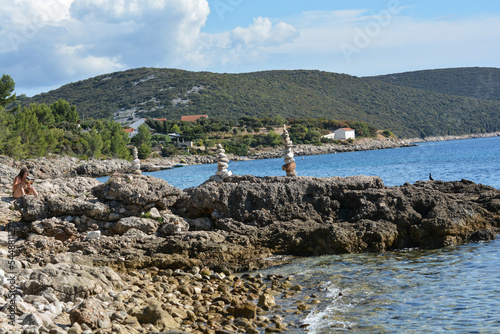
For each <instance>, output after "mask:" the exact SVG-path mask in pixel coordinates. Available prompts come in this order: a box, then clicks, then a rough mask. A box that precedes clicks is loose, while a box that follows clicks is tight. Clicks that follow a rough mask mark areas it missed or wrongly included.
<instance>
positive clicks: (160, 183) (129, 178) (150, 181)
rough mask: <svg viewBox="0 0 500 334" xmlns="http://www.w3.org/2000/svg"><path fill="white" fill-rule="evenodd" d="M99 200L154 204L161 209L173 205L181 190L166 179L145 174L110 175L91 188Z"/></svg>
mask: <svg viewBox="0 0 500 334" xmlns="http://www.w3.org/2000/svg"><path fill="white" fill-rule="evenodd" d="M93 193H94V195H95V196H96V197H97V198H99V199H100V200H101V201H119V202H122V203H125V204H127V205H141V206H146V205H152V206H153V205H156V206H158V207H159V208H161V209H165V208H168V207H169V206H171V205H173V204H174V203H175V202H176V201H177V199H178V198H179V196H181V195H182V193H183V192H182V190H180V189H178V188H175V187H173V186H171V185H170V184H168V183H167V181H165V180H162V179H158V178H155V177H152V176H146V175H123V174H116V175H113V176H111V177H110V178H109V179H108V181H106V183H104V184H101V185H99V186H97V187H95V188H93Z"/></svg>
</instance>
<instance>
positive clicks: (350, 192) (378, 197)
mask: <svg viewBox="0 0 500 334" xmlns="http://www.w3.org/2000/svg"><path fill="white" fill-rule="evenodd" d="M186 192H187V196H186V200H185V201H182V202H178V203H177V209H176V212H177V213H178V214H183V215H186V216H188V217H190V218H199V217H210V218H211V219H213V220H214V221H215V225H216V226H222V227H223V226H224V225H225V224H226V223H227V222H228V221H231V222H232V223H231V224H230V226H231V227H232V228H231V230H232V231H233V232H234V231H237V229H235V227H237V226H238V225H237V224H235V223H234V221H236V222H240V223H242V224H244V225H246V226H256V227H258V228H259V232H258V233H254V234H255V235H256V238H255V239H256V240H260V242H261V245H262V246H266V247H268V248H270V249H276V250H280V251H282V252H285V253H289V254H290V253H291V254H296V255H319V254H331V253H336V252H363V251H384V250H390V249H396V248H406V247H424V248H437V247H443V246H447V245H452V244H460V243H463V242H467V241H470V240H472V239H477V238H479V237H480V236H484V237H486V239H491V238H492V237H493V236H494V234H495V233H497V232H498V228H499V227H500V215H499V211H498V210H497V205H498V201H499V199H500V191H498V190H496V189H494V188H491V187H487V186H484V185H476V184H474V183H472V182H470V181H467V180H462V181H456V182H441V181H435V182H431V181H429V182H417V183H415V184H414V185H411V184H405V185H403V186H401V187H385V186H384V185H383V182H382V180H381V179H380V178H378V177H365V176H356V177H348V178H340V177H334V178H311V177H298V178H293V179H290V178H281V177H266V178H257V177H252V176H234V177H231V178H228V179H226V180H225V182H206V183H204V184H202V185H201V186H199V187H197V188H191V189H187V190H186ZM223 229H224V228H223ZM244 229H246V230H245V232H242V234H244V235H246V236H247V237H251V235H252V233H249V231H248V228H247V227H245V228H244ZM228 230H229V229H228ZM480 231H490V232H486V233H484V232H480Z"/></svg>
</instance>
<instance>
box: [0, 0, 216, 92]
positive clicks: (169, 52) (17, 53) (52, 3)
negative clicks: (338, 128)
mask: <svg viewBox="0 0 500 334" xmlns="http://www.w3.org/2000/svg"><path fill="white" fill-rule="evenodd" d="M0 8H2V12H1V13H0V43H1V45H2V48H1V49H0V64H1V66H2V71H3V72H4V73H7V74H9V75H11V76H12V77H13V79H14V81H16V84H17V87H20V86H28V85H35V84H38V85H40V84H43V85H44V86H49V85H50V83H49V82H45V83H44V82H43V81H44V80H47V81H48V80H58V82H60V83H61V84H65V83H68V82H71V81H74V80H80V79H84V78H87V77H91V76H93V75H97V74H103V73H106V72H111V71H116V70H119V69H125V68H134V67H141V66H166V65H167V64H170V63H175V62H180V61H182V60H184V59H186V57H185V55H186V54H190V53H193V54H196V53H197V52H198V49H199V44H200V43H199V41H200V34H201V28H202V27H203V26H204V24H205V21H206V19H207V16H208V14H209V13H210V8H209V6H208V0H127V1H126V0H45V1H39V0H18V1H6V0H0ZM35 55H36V56H35ZM188 58H189V57H188ZM191 58H192V59H193V61H196V57H191ZM34 76H38V77H34ZM21 93H22V92H21Z"/></svg>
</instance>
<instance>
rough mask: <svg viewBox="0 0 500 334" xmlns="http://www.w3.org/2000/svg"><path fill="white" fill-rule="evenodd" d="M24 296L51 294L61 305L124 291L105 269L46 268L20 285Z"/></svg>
mask: <svg viewBox="0 0 500 334" xmlns="http://www.w3.org/2000/svg"><path fill="white" fill-rule="evenodd" d="M21 286H22V287H23V290H24V292H25V294H34V295H43V291H46V290H49V291H52V292H53V293H54V294H55V296H56V298H57V299H59V300H61V301H65V302H67V301H72V300H75V298H78V297H79V298H87V297H89V296H91V295H96V294H98V293H101V292H104V291H108V290H109V289H119V288H121V287H123V282H122V280H121V278H120V276H119V275H118V274H117V273H115V272H114V271H113V270H112V269H110V268H107V267H87V266H80V265H74V264H68V263H57V264H48V265H46V266H45V267H43V268H39V269H33V270H32V272H31V274H30V275H29V279H28V280H27V281H24V282H21Z"/></svg>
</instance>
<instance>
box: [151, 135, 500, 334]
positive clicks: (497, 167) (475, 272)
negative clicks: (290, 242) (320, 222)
mask: <svg viewBox="0 0 500 334" xmlns="http://www.w3.org/2000/svg"><path fill="white" fill-rule="evenodd" d="M282 164H283V159H270V160H256V161H245V162H232V163H230V167H229V169H230V170H231V171H233V173H234V174H238V175H245V174H251V175H256V176H270V175H278V176H283V175H284V172H283V171H282V170H281V165H282ZM215 170H216V166H215V165H202V166H188V167H182V168H177V169H173V170H167V171H162V172H155V173H149V174H151V175H154V176H156V177H161V178H164V179H165V180H167V181H168V182H169V183H170V184H172V185H174V186H177V187H179V188H182V189H185V188H188V187H192V186H197V185H199V184H201V183H203V182H204V181H205V180H206V179H207V178H208V177H209V176H210V175H213V174H214V172H215ZM297 171H298V173H299V175H303V176H318V177H319V176H349V175H358V174H364V175H378V176H380V177H382V179H383V180H384V183H385V184H386V185H388V186H393V185H401V184H404V183H405V182H410V183H412V182H415V181H417V180H427V179H428V174H429V173H432V175H433V177H434V178H435V179H440V180H445V181H449V180H460V179H463V178H465V179H468V180H471V181H474V182H476V183H483V184H486V185H490V186H493V187H495V188H500V137H496V138H483V139H470V140H460V141H447V142H433V143H424V144H420V145H419V146H418V147H411V148H399V149H390V150H380V151H367V152H355V153H340V154H327V155H317V156H307V157H304V159H302V158H301V157H298V158H297ZM262 272H263V273H264V274H267V273H274V274H276V273H279V274H283V275H294V277H295V283H297V284H300V285H301V286H303V287H304V289H303V291H301V292H299V293H298V295H297V296H296V297H295V298H288V299H286V300H282V301H280V303H283V304H284V305H285V307H284V310H285V309H287V310H290V309H294V308H296V304H295V303H297V302H298V301H306V303H308V304H310V305H311V308H310V309H309V310H308V312H306V313H305V315H304V314H299V315H297V314H293V313H289V312H282V313H281V314H280V315H281V316H283V317H284V318H285V321H287V320H291V319H293V320H297V319H299V320H301V321H303V322H304V323H305V324H309V326H308V327H307V329H299V328H289V329H288V330H287V333H304V332H309V333H337V332H348V333H500V240H499V239H497V240H495V241H493V242H490V243H483V244H470V245H463V246H457V247H448V248H445V249H440V250H432V251H429V250H426V251H424V250H405V251H399V252H394V253H383V254H349V255H336V256H324V257H317V258H307V259H297V260H294V262H293V263H292V264H290V265H286V266H281V267H278V268H270V269H268V270H264V271H262ZM313 300H316V301H317V302H319V303H318V304H314V303H312V301H313Z"/></svg>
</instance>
